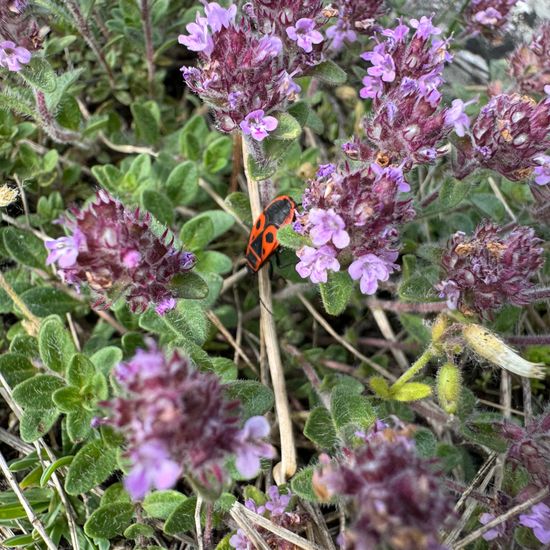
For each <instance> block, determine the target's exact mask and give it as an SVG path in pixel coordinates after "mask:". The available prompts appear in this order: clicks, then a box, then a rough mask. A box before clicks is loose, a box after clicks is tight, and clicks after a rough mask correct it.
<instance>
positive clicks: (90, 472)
mask: <svg viewBox="0 0 550 550" xmlns="http://www.w3.org/2000/svg"><path fill="white" fill-rule="evenodd" d="M115 468H116V450H115V449H113V448H110V447H106V446H105V445H104V444H103V442H102V441H91V442H90V443H87V444H86V445H84V447H82V449H80V451H78V453H76V456H75V457H74V460H73V462H72V463H71V465H70V467H69V471H68V473H67V478H66V480H65V490H66V491H67V493H69V494H70V495H79V494H81V493H86V492H88V491H90V490H91V489H93V488H94V487H96V486H97V485H99V484H100V483H103V482H104V481H105V480H106V479H107V478H108V477H109V476H110V475H111V474H112V473H113V471H114V470H115Z"/></svg>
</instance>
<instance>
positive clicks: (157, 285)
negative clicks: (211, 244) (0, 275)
mask: <svg viewBox="0 0 550 550" xmlns="http://www.w3.org/2000/svg"><path fill="white" fill-rule="evenodd" d="M71 214H72V215H68V216H66V217H65V219H64V221H63V225H64V227H65V228H66V229H67V230H68V231H69V232H70V236H68V237H60V238H58V239H55V240H52V241H47V242H46V247H47V248H48V250H49V255H48V258H47V261H46V263H47V264H48V265H50V264H53V263H56V264H57V267H58V269H59V275H60V276H61V277H62V279H63V280H64V281H65V282H67V283H69V284H71V285H74V286H76V287H77V288H79V287H80V285H83V284H86V285H88V286H89V288H90V289H91V290H92V293H93V295H94V298H95V299H96V302H95V303H94V307H108V306H109V305H111V304H112V303H113V302H114V301H116V300H117V299H118V298H120V297H122V296H124V297H125V299H126V300H127V302H128V304H129V306H130V309H131V310H132V311H134V312H143V311H145V310H146V309H147V307H148V306H149V305H155V306H156V309H157V312H158V313H159V314H161V315H162V314H164V313H165V312H166V311H168V310H170V309H172V308H174V307H175V306H176V299H175V298H176V295H175V294H174V292H173V291H172V290H171V289H170V283H171V281H172V279H173V277H174V276H175V275H177V274H179V273H184V272H187V271H189V270H190V269H191V268H192V267H193V265H194V263H195V257H194V255H193V254H191V253H190V252H185V251H179V250H177V249H176V248H174V247H173V246H172V242H173V237H172V239H170V240H169V241H167V231H166V232H165V233H164V234H163V235H162V236H161V237H159V236H157V235H156V234H155V233H154V232H153V231H152V228H151V217H150V215H149V214H146V215H145V216H143V217H142V216H140V212H139V209H138V210H135V211H131V210H128V209H127V208H125V207H124V206H123V205H122V204H121V203H120V202H119V201H118V200H116V199H114V198H113V197H111V196H110V195H109V194H108V193H106V192H105V191H100V192H99V193H98V194H97V197H96V201H95V202H93V203H91V204H90V205H88V206H87V207H85V208H83V209H78V208H73V209H72V210H71Z"/></svg>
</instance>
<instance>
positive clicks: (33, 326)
mask: <svg viewBox="0 0 550 550" xmlns="http://www.w3.org/2000/svg"><path fill="white" fill-rule="evenodd" d="M0 287H1V288H2V290H4V292H5V293H6V294H7V295H8V296H9V297H10V298H11V299H12V300H13V303H14V304H15V305H16V306H17V307H18V308H19V310H20V311H21V313H22V314H23V316H24V317H25V318H26V320H27V323H26V327H25V328H26V329H27V332H28V333H29V334H30V335H31V336H36V335H37V334H38V331H39V330H40V319H39V318H38V317H36V315H34V314H33V313H32V312H31V311H30V309H29V308H28V307H27V305H26V304H25V302H23V300H21V298H20V297H19V295H18V294H17V292H15V290H14V289H13V287H12V286H11V285H10V284H9V283H8V281H6V279H5V277H4V274H3V273H1V272H0Z"/></svg>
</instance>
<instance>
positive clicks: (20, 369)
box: [0, 353, 36, 387]
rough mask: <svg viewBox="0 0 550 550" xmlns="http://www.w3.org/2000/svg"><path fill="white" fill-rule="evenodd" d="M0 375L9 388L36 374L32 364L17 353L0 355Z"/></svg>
mask: <svg viewBox="0 0 550 550" xmlns="http://www.w3.org/2000/svg"><path fill="white" fill-rule="evenodd" d="M0 374H2V376H3V377H4V378H5V379H6V382H7V383H8V385H9V386H10V387H14V386H17V384H19V383H21V382H23V381H24V380H27V379H28V378H31V377H32V376H34V375H35V374H36V369H35V368H34V366H33V364H32V363H31V362H30V361H29V359H27V357H25V356H24V355H21V354H19V353H4V354H3V355H0Z"/></svg>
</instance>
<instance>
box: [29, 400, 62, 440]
mask: <svg viewBox="0 0 550 550" xmlns="http://www.w3.org/2000/svg"><path fill="white" fill-rule="evenodd" d="M58 417H59V411H58V410H57V409H53V408H52V409H28V410H26V411H24V412H23V416H21V421H20V423H19V433H20V434H21V439H22V440H23V441H26V442H27V443H32V442H33V441H36V440H37V439H38V438H39V437H43V436H44V435H46V434H47V433H48V432H49V431H50V429H51V428H52V426H53V425H54V424H55V422H56V420H57V418H58Z"/></svg>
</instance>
